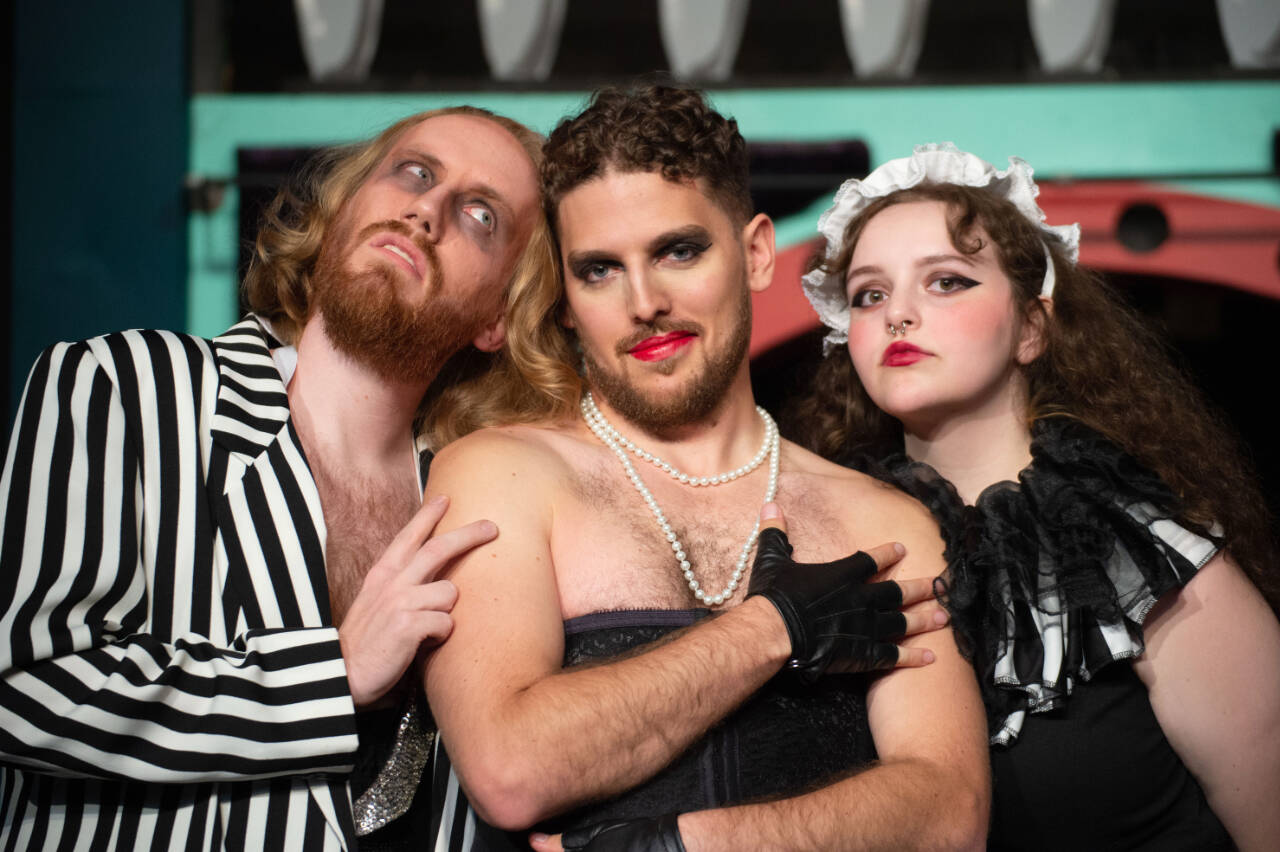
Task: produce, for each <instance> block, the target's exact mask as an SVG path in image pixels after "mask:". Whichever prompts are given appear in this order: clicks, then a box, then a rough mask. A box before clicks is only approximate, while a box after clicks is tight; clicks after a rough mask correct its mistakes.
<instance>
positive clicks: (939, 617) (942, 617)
mask: <svg viewBox="0 0 1280 852" xmlns="http://www.w3.org/2000/svg"><path fill="white" fill-rule="evenodd" d="M933 623H934V624H936V625H938V626H939V627H941V626H942V625H944V624H946V623H947V614H946V612H944V611H943V610H938V611H937V612H935V613H934V614H933Z"/></svg>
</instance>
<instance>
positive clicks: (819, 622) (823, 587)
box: [747, 527, 907, 683]
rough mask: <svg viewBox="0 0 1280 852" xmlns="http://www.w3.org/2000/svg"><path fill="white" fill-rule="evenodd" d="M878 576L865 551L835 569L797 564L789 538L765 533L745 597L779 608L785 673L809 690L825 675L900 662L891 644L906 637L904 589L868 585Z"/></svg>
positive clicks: (835, 564) (772, 530)
mask: <svg viewBox="0 0 1280 852" xmlns="http://www.w3.org/2000/svg"><path fill="white" fill-rule="evenodd" d="M875 572H876V563H875V560H874V559H872V558H871V557H870V556H868V555H867V554H865V553H863V552H862V551H858V552H857V553H854V554H852V555H851V556H846V557H845V558H843V559H837V560H836V561H834V562H823V563H821V564H806V563H803V562H793V561H792V560H791V543H790V542H789V541H788V540H787V534H786V533H784V532H783V531H782V530H780V529H775V528H773V527H769V528H768V529H766V530H764V531H763V532H761V533H760V544H759V547H758V548H757V550H756V559H755V563H754V564H753V566H752V568H751V583H750V585H748V586H747V597H752V596H753V595H764V596H765V597H766V598H768V599H769V601H770V602H771V603H772V604H773V605H774V606H775V607H777V608H778V612H779V613H780V614H781V615H782V620H783V621H784V622H785V623H786V625H787V635H789V636H790V637H791V659H790V660H788V661H787V665H788V666H790V667H791V668H792V669H794V670H795V672H796V674H797V675H799V677H800V679H801V680H803V681H804V682H805V683H813V682H814V681H816V680H817V679H818V678H819V677H821V676H822V675H823V673H825V672H833V673H848V672H867V671H875V670H877V669H888V668H893V666H894V665H895V664H896V663H897V662H898V646H897V645H895V644H894V640H895V639H899V638H901V637H902V636H903V634H905V633H906V631H907V617H906V616H905V615H903V614H902V611H901V610H902V589H901V587H899V586H898V584H897V583H894V582H892V581H888V582H883V583H868V582H866V580H867V578H868V577H870V576H871V575H872V574H874V573H875Z"/></svg>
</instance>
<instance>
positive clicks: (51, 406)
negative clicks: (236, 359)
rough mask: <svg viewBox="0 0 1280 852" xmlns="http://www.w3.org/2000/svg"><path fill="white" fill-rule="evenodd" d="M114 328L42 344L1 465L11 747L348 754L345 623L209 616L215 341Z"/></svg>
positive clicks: (185, 755) (88, 759)
mask: <svg viewBox="0 0 1280 852" xmlns="http://www.w3.org/2000/svg"><path fill="white" fill-rule="evenodd" d="M102 341H107V343H106V344H103V343H102ZM96 344H97V345H91V344H90V343H89V342H85V343H74V344H58V345H57V346H54V347H52V348H50V349H49V350H47V351H46V352H45V353H44V354H43V355H42V356H41V357H40V359H39V360H38V361H37V363H36V365H35V367H34V368H33V369H32V372H31V375H30V378H29V380H28V383H27V387H26V390H25V392H24V395H23V401H22V404H21V407H20V409H19V412H18V417H17V421H16V423H15V426H14V430H13V435H12V437H11V439H10V442H9V448H8V454H7V456H6V459H5V465H4V470H3V475H2V478H0V519H2V521H3V527H2V528H0V760H3V761H5V762H8V763H12V764H15V765H19V766H26V767H30V768H33V769H37V770H40V771H44V772H49V773H52V774H57V775H64V776H81V777H93V778H106V779H113V778H118V779H132V780H138V781H148V782H203V781H221V780H237V779H252V778H270V777H278V776H283V775H298V774H310V773H321V772H345V771H348V770H349V768H350V765H351V763H352V760H353V755H354V752H355V748H356V736H355V725H354V711H353V707H352V703H351V697H350V694H349V691H348V689H347V684H346V676H345V668H344V666H343V663H342V659H341V652H340V648H339V646H338V639H337V632H336V630H335V629H333V628H331V627H314V628H306V629H276V630H257V631H246V632H243V633H242V634H240V635H238V636H233V637H229V638H228V639H227V640H226V641H223V642H219V643H215V642H213V641H212V640H211V639H210V638H208V635H206V634H208V633H210V632H211V631H212V632H213V635H217V633H216V631H217V630H218V629H220V627H219V624H218V623H217V622H219V621H221V616H219V617H218V618H216V619H215V618H214V617H213V616H212V615H211V609H212V608H213V607H215V606H216V605H217V601H218V599H219V598H220V595H221V593H222V592H221V588H220V587H216V586H215V580H214V574H215V571H214V553H215V551H216V549H217V548H216V546H215V544H214V542H213V539H214V537H215V534H214V531H213V530H212V529H211V523H212V522H211V520H210V518H209V514H210V513H209V511H208V506H207V502H205V497H204V488H203V484H204V480H203V474H204V467H205V465H206V464H207V461H206V454H205V453H204V452H203V449H202V446H201V442H202V441H203V440H204V438H203V437H202V436H203V433H202V432H201V430H200V429H199V428H197V427H196V424H195V423H194V422H193V421H194V420H195V419H198V418H199V417H200V416H201V412H202V411H205V410H211V406H210V405H207V404H205V403H207V402H208V401H209V400H210V399H211V398H212V397H211V395H213V394H216V392H217V388H216V380H215V379H214V378H212V377H211V373H210V368H208V366H207V365H209V364H211V363H212V358H211V355H210V354H209V352H208V349H207V346H208V344H207V343H205V342H204V341H199V340H195V339H194V338H188V337H183V336H180V335H173V334H167V333H161V332H127V333H124V334H122V335H113V336H111V337H110V338H100V339H98V341H96ZM104 353H109V354H110V357H104ZM193 625H194V628H195V629H193Z"/></svg>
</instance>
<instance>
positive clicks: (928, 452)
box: [903, 399, 1031, 504]
mask: <svg viewBox="0 0 1280 852" xmlns="http://www.w3.org/2000/svg"><path fill="white" fill-rule="evenodd" d="M1025 411H1026V406H1025V404H1024V403H1023V402H1022V400H1021V399H1011V400H1010V404H1009V405H1007V406H1001V407H1000V408H998V409H997V410H994V411H985V412H981V413H977V414H966V415H962V416H955V417H950V418H944V419H942V420H939V421H937V422H935V423H932V424H928V425H921V424H911V425H909V426H907V428H905V430H904V434H903V443H904V445H905V449H906V451H907V455H908V456H910V457H911V458H912V459H914V460H915V461H922V462H925V463H926V464H928V465H929V466H931V467H932V468H933V469H934V470H936V471H938V473H940V474H942V476H943V477H945V478H946V479H947V480H948V481H950V482H951V484H952V485H954V486H955V488H956V491H957V492H958V493H959V494H960V498H961V499H962V500H964V502H965V503H966V504H972V503H973V502H974V501H975V500H977V499H978V495H980V494H981V493H982V490H983V489H984V488H986V487H987V486H989V485H992V484H993V483H996V482H1004V481H1005V480H1014V479H1017V477H1018V473H1019V472H1020V471H1021V470H1022V469H1023V468H1025V467H1026V466H1027V465H1028V464H1030V462H1031V431H1030V429H1029V428H1028V426H1027V422H1026V416H1025V413H1024V412H1025ZM904 425H906V424H904Z"/></svg>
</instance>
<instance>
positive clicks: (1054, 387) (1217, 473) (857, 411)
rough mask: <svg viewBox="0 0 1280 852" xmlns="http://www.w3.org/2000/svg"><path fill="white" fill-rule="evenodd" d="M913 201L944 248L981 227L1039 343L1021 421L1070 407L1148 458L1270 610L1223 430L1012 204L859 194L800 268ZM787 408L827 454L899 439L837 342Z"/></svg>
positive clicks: (1243, 480) (1093, 277)
mask: <svg viewBox="0 0 1280 852" xmlns="http://www.w3.org/2000/svg"><path fill="white" fill-rule="evenodd" d="M912 201H941V202H943V203H944V204H946V206H947V209H948V210H949V217H948V222H947V227H948V233H949V235H950V238H951V242H952V244H953V245H954V246H955V247H956V250H957V251H960V252H962V253H966V254H974V253H976V252H978V251H980V250H981V249H982V246H983V244H984V243H983V237H982V234H983V233H985V235H986V236H987V237H989V238H990V240H991V243H992V245H993V247H994V249H995V253H996V257H997V259H998V260H999V263H1000V267H1001V269H1002V271H1003V272H1004V273H1005V274H1006V275H1007V276H1008V277H1009V280H1010V281H1011V282H1012V284H1013V289H1014V299H1015V300H1016V302H1017V304H1018V306H1019V308H1020V312H1019V315H1020V318H1021V320H1020V321H1021V322H1035V323H1038V324H1041V326H1042V328H1043V333H1042V339H1043V341H1044V350H1043V352H1042V353H1041V355H1040V356H1039V357H1038V358H1036V359H1035V360H1034V361H1032V362H1031V363H1030V364H1028V365H1026V366H1024V367H1022V368H1021V369H1022V373H1023V375H1024V377H1025V378H1026V382H1027V390H1028V395H1027V397H1028V401H1027V412H1026V416H1027V425H1028V427H1030V425H1031V424H1032V423H1034V422H1035V421H1036V420H1039V419H1041V418H1045V417H1071V418H1075V419H1076V420H1079V421H1080V422H1082V423H1084V424H1085V425H1087V426H1089V427H1091V428H1093V429H1095V430H1097V431H1098V432H1100V433H1102V434H1103V435H1105V436H1107V438H1109V439H1110V440H1112V441H1114V442H1115V443H1116V444H1117V445H1119V446H1120V447H1122V448H1123V449H1124V450H1125V451H1126V452H1128V453H1129V454H1130V455H1131V456H1133V457H1134V458H1136V459H1137V460H1138V461H1140V462H1142V463H1143V464H1145V465H1146V466H1147V467H1149V468H1150V469H1151V470H1153V471H1155V472H1156V474H1158V475H1159V476H1160V477H1161V478H1162V479H1163V480H1164V482H1165V483H1166V484H1167V485H1168V486H1169V488H1170V489H1171V490H1172V491H1173V492H1174V493H1175V494H1176V495H1177V496H1178V498H1179V499H1180V500H1181V501H1182V505H1183V507H1184V510H1185V515H1184V517H1183V519H1182V520H1184V521H1185V522H1186V523H1188V524H1190V525H1192V526H1194V527H1197V528H1200V529H1207V528H1209V527H1211V526H1213V525H1214V524H1215V523H1217V524H1219V525H1221V527H1222V530H1223V540H1224V542H1225V544H1226V547H1227V549H1228V550H1230V552H1231V554H1232V555H1233V556H1234V557H1235V559H1236V560H1237V561H1238V562H1239V563H1240V565H1241V567H1242V568H1243V569H1244V570H1245V572H1246V573H1248V575H1249V576H1250V578H1251V579H1252V580H1253V582H1254V583H1255V584H1256V585H1257V586H1258V588H1259V590H1261V591H1262V593H1263V594H1264V595H1265V596H1266V598H1267V599H1268V601H1269V602H1270V603H1271V606H1272V608H1273V609H1276V610H1277V611H1278V612H1280V580H1278V578H1277V577H1276V572H1275V571H1274V570H1273V568H1274V566H1275V565H1276V561H1275V560H1276V547H1275V541H1274V538H1273V534H1272V531H1271V519H1270V516H1269V514H1268V511H1267V508H1266V503H1265V501H1264V500H1263V498H1262V495H1261V491H1260V489H1259V487H1258V482H1257V478H1256V476H1255V474H1254V472H1253V470H1252V468H1251V466H1250V465H1249V464H1248V463H1247V461H1246V454H1245V452H1244V448H1243V446H1242V444H1241V442H1240V441H1239V439H1238V438H1237V437H1236V435H1235V432H1234V430H1233V429H1232V427H1231V426H1230V425H1228V423H1227V421H1226V420H1225V418H1224V417H1223V416H1222V415H1221V414H1220V413H1219V412H1218V411H1217V410H1216V409H1215V408H1214V407H1213V406H1212V405H1211V404H1210V403H1209V401H1208V400H1207V399H1206V398H1205V396H1204V395H1203V394H1202V393H1201V392H1200V391H1199V389H1197V388H1196V387H1195V386H1194V385H1193V384H1192V383H1191V382H1190V381H1189V380H1188V378H1187V377H1186V375H1184V373H1183V372H1182V371H1181V370H1180V369H1179V368H1178V367H1176V366H1175V365H1174V358H1173V353H1172V351H1171V349H1170V347H1169V346H1168V344H1167V343H1166V342H1165V341H1164V340H1163V339H1162V338H1161V337H1160V335H1158V334H1157V333H1156V332H1155V331H1154V330H1153V329H1152V328H1151V326H1150V325H1149V324H1148V323H1147V322H1146V320H1145V319H1144V318H1142V317H1141V315H1139V314H1138V313H1137V311H1135V310H1134V309H1133V308H1132V307H1130V306H1129V305H1128V304H1127V303H1125V301H1124V300H1123V299H1122V298H1120V296H1119V295H1118V294H1117V293H1116V292H1115V291H1114V290H1113V289H1112V288H1111V287H1110V286H1108V285H1107V284H1106V283H1105V282H1104V281H1103V280H1102V278H1101V277H1100V276H1098V275H1097V274H1095V273H1093V272H1091V271H1089V270H1086V269H1084V268H1082V267H1080V266H1078V265H1076V264H1075V263H1072V262H1071V260H1070V259H1069V258H1068V257H1067V256H1066V254H1065V253H1064V249H1063V246H1062V245H1061V244H1059V243H1058V242H1057V241H1056V240H1054V239H1053V238H1051V237H1048V236H1047V235H1046V234H1045V233H1044V232H1042V231H1041V230H1040V229H1038V228H1037V227H1036V226H1035V225H1033V224H1032V223H1031V222H1030V221H1028V220H1027V219H1026V218H1025V217H1023V216H1022V215H1021V214H1020V213H1019V212H1018V210H1017V208H1015V207H1014V206H1013V205H1012V204H1011V203H1009V202H1008V201H1006V200H1004V199H1002V198H999V197H997V196H995V195H993V194H991V193H989V192H987V191H985V190H981V189H976V188H973V187H967V186H957V185H954V184H922V185H919V186H916V187H912V188H910V189H904V190H899V191H897V192H894V193H891V194H890V195H887V196H885V197H883V198H880V199H877V200H876V201H875V202H873V203H871V204H869V205H868V206H867V207H866V209H864V210H863V211H862V212H861V213H860V214H859V215H858V216H856V217H855V218H854V219H853V220H852V221H851V222H850V223H849V225H848V226H847V227H846V229H845V232H844V236H843V241H842V243H841V250H840V252H839V253H838V254H837V255H836V256H834V257H832V258H830V259H825V258H823V257H815V258H814V260H813V261H812V262H811V263H810V268H811V269H821V270H822V271H823V272H825V273H827V274H835V275H839V276H841V277H843V276H844V274H845V272H846V271H847V270H848V268H849V263H850V260H851V258H852V256H853V251H854V248H855V247H856V246H857V243H858V239H859V238H860V237H861V235H862V231H863V229H864V228H865V227H866V224H867V222H869V221H870V220H871V218H872V217H874V216H875V215H876V214H877V213H879V212H880V211H882V210H884V209H885V208H886V207H889V206H892V205H895V204H904V203H908V202H912ZM1045 244H1047V245H1048V246H1049V249H1050V252H1051V253H1052V255H1053V264H1054V270H1055V273H1056V275H1057V285H1056V287H1055V289H1054V295H1053V307H1052V310H1046V309H1045V307H1044V304H1043V303H1042V302H1041V300H1040V299H1039V294H1040V287H1041V283H1042V282H1043V280H1044V274H1045V271H1046V259H1045V253H1044V248H1043V247H1042V246H1043V245H1045ZM788 421H789V422H790V423H791V424H792V431H793V432H794V433H795V435H796V437H797V439H798V440H799V441H800V442H801V443H803V444H805V445H807V446H808V447H809V448H811V449H813V450H814V451H815V452H817V453H819V454H821V455H824V456H826V457H828V458H834V457H837V456H840V455H844V454H846V453H849V452H870V453H877V454H878V453H885V452H889V451H892V450H894V449H901V448H902V426H901V424H900V423H898V421H897V420H895V419H894V418H892V417H890V416H889V415H888V414H885V413H884V412H883V411H881V410H880V409H879V408H877V407H876V405H875V403H874V402H872V401H871V398H870V397H869V396H868V395H867V392H866V390H865V389H864V388H863V386H862V383H861V381H859V379H858V375H857V373H856V372H855V371H854V369H853V364H852V362H851V361H850V359H849V353H848V352H847V351H846V350H845V349H843V348H837V349H835V350H833V351H832V352H831V353H829V354H828V356H827V357H826V358H824V359H823V361H822V363H821V365H820V366H819V368H818V371H817V373H816V375H815V376H814V380H813V385H812V388H811V390H810V392H809V393H808V394H807V395H806V396H805V397H804V398H803V399H802V400H800V401H799V402H798V403H797V404H796V406H795V407H794V408H793V410H792V412H791V416H790V417H789V418H788Z"/></svg>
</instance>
